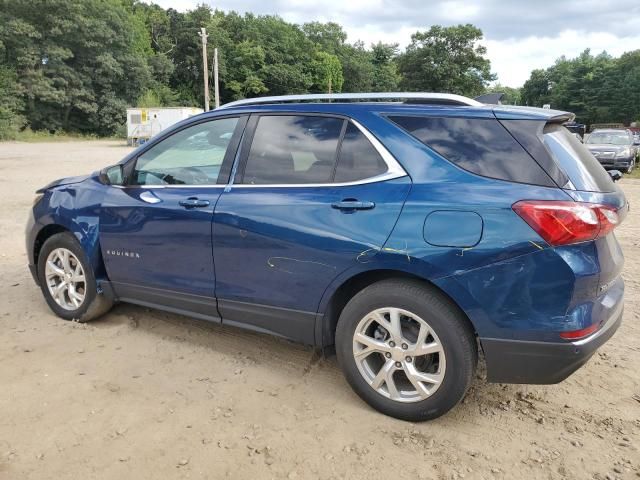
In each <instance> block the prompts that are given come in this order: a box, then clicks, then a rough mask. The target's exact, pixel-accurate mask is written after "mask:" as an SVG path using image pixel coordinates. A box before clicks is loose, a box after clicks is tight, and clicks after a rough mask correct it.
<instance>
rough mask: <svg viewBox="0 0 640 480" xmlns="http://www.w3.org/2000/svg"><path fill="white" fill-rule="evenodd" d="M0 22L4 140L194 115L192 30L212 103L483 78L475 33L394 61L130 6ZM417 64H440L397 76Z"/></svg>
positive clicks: (238, 23) (45, 9) (247, 26)
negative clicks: (19, 134)
mask: <svg viewBox="0 0 640 480" xmlns="http://www.w3.org/2000/svg"><path fill="white" fill-rule="evenodd" d="M0 18H2V21H1V22H0V136H2V137H5V138H6V137H7V136H13V135H15V132H16V131H18V130H19V129H20V128H23V127H24V125H25V122H28V124H29V126H30V128H32V129H33V131H39V130H44V131H47V132H61V131H64V132H76V133H83V132H86V133H95V134H97V135H103V136H104V135H113V134H116V133H118V132H121V131H122V126H123V125H124V122H125V114H126V107H130V106H134V105H137V106H147V107H158V106H177V105H184V106H202V105H203V103H204V98H203V83H204V79H203V69H202V45H201V40H200V38H199V37H198V32H199V31H200V29H201V28H202V27H205V28H206V29H207V32H208V35H209V38H208V46H209V48H208V62H209V67H210V72H209V75H212V72H211V70H212V66H213V51H214V47H217V48H218V59H219V79H220V96H221V99H220V100H221V102H222V103H224V102H228V101H231V100H235V99H239V98H244V97H251V96H257V95H266V94H269V95H282V94H294V93H307V92H328V91H332V92H340V91H344V92H356V91H361V92H367V91H393V90H398V89H399V88H400V87H401V86H403V87H404V86H405V85H408V86H409V88H410V89H422V88H423V87H424V86H426V87H427V88H426V89H428V90H438V91H440V90H441V91H456V92H459V93H466V94H473V93H475V91H476V90H477V89H478V88H480V87H478V84H479V85H480V86H483V85H484V83H486V79H487V78H489V77H490V74H489V73H488V72H489V62H488V60H486V58H484V54H485V52H484V50H483V48H482V47H479V46H477V45H476V41H477V40H479V39H480V38H481V37H482V33H481V32H480V30H478V29H476V28H475V27H471V26H469V25H467V26H459V27H451V28H442V27H433V28H432V29H431V30H429V31H428V32H424V33H417V34H416V35H414V37H413V43H412V46H411V47H409V49H407V52H405V53H403V54H400V52H399V50H398V46H397V45H396V44H383V43H377V44H374V45H371V46H370V47H369V48H367V47H365V45H364V44H363V43H362V42H355V43H348V42H347V34H346V32H345V31H344V29H343V28H342V26H340V25H339V24H337V23H334V22H327V23H321V22H310V23H305V24H303V25H301V26H299V25H295V24H292V23H288V22H286V21H284V20H283V19H282V18H280V17H278V16H273V15H263V16H261V15H253V14H250V13H247V14H242V15H241V14H238V13H236V12H222V11H218V10H212V8H211V7H209V6H207V5H205V4H201V5H198V6H197V7H196V8H194V9H192V10H190V11H186V12H178V11H176V10H174V9H172V8H169V9H166V10H165V9H163V8H162V7H160V6H158V5H156V4H152V3H146V2H142V1H140V0H74V1H69V0H11V1H9V0H0ZM443 42H444V44H446V48H445V50H442V49H441V44H442V43H443ZM441 50H442V51H441ZM429 52H430V53H429ZM427 53H429V55H431V57H433V58H438V59H439V61H444V60H446V62H445V63H443V65H444V67H443V68H445V71H444V72H443V74H442V75H441V77H442V78H439V77H438V75H436V73H437V72H435V73H434V72H431V80H434V79H435V80H434V81H430V82H431V83H424V82H423V83H420V82H417V81H416V80H415V78H417V77H418V76H420V75H421V73H420V72H422V71H424V69H425V68H426V67H425V65H417V67H416V69H415V70H416V72H412V71H411V69H410V68H408V65H409V64H410V62H411V58H412V57H411V56H412V55H413V56H416V55H418V56H420V55H422V56H423V57H424V55H426V54H427ZM447 55H450V56H452V58H449V59H445V58H444V57H445V56H447ZM421 58H422V57H421ZM443 59H444V60H443ZM403 76H404V78H403ZM443 79H446V81H443ZM436 80H437V81H436ZM207 81H208V82H209V83H210V84H212V83H213V81H212V78H211V77H210V78H208V79H207ZM405 88H406V87H405ZM28 135H32V134H28ZM28 135H27V136H28Z"/></svg>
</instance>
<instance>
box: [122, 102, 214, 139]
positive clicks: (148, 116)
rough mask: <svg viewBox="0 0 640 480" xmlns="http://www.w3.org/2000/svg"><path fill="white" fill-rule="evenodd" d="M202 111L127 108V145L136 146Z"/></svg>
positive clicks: (188, 108)
mask: <svg viewBox="0 0 640 480" xmlns="http://www.w3.org/2000/svg"><path fill="white" fill-rule="evenodd" d="M203 111H204V110H202V109H201V108H194V107H157V108H127V144H129V145H133V146H138V145H141V144H143V143H145V142H146V141H148V140H149V139H150V138H151V137H154V136H156V135H157V134H158V133H160V132H161V131H163V130H164V129H166V128H169V127H170V126H171V125H173V124H175V123H178V122H179V121H181V120H185V119H187V118H189V117H192V116H194V115H198V114H199V113H202V112H203Z"/></svg>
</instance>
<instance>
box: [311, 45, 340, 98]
mask: <svg viewBox="0 0 640 480" xmlns="http://www.w3.org/2000/svg"><path fill="white" fill-rule="evenodd" d="M311 71H312V75H313V86H312V89H314V90H317V91H318V92H322V93H332V92H340V91H341V90H342V84H343V83H344V78H343V76H342V65H341V64H340V60H338V57H337V56H335V55H332V54H330V53H327V52H317V53H316V58H315V59H314V61H313V63H312V65H311Z"/></svg>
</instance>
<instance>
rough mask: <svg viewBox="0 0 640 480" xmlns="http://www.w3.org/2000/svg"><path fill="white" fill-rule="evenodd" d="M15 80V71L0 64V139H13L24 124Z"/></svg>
mask: <svg viewBox="0 0 640 480" xmlns="http://www.w3.org/2000/svg"><path fill="white" fill-rule="evenodd" d="M17 80H18V79H17V76H16V73H15V71H13V70H10V69H9V68H8V67H3V66H1V65H0V140H13V139H14V138H16V136H17V134H18V132H19V131H20V128H22V126H24V124H25V118H24V117H23V116H22V115H20V113H19V112H20V111H21V110H22V107H23V102H22V97H21V96H20V86H19V84H18V81H17Z"/></svg>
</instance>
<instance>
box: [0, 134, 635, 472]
mask: <svg viewBox="0 0 640 480" xmlns="http://www.w3.org/2000/svg"><path fill="white" fill-rule="evenodd" d="M128 151H129V150H128V149H127V148H126V147H123V146H121V145H119V144H117V143H114V142H70V143H50V144H44V143H40V144H18V143H0V200H1V204H2V208H1V210H0V322H1V323H0V479H2V480H4V479H11V480H13V479H56V480H58V479H72V478H73V479H92V478H99V479H119V480H121V479H144V478H154V479H160V478H194V479H195V478H209V479H216V478H232V479H245V478H246V479H254V478H256V479H262V478H289V479H294V478H298V479H301V478H313V479H316V478H318V479H330V478H335V479H339V478H349V479H359V478H368V479H377V478H387V479H391V478H399V479H400V478H414V479H456V478H471V479H475V478H485V479H494V478H495V479H514V478H520V479H529V478H536V479H537V478H541V479H564V478H570V479H614V478H621V479H631V478H639V477H640V299H639V295H640V277H639V275H640V215H638V213H637V209H636V208H637V206H638V205H640V181H633V180H627V181H626V182H623V187H624V189H625V192H626V194H627V195H628V197H629V199H630V201H631V204H632V211H631V214H630V215H629V217H628V218H627V220H626V223H625V224H624V225H623V226H622V227H621V228H620V229H619V230H618V237H619V239H620V241H621V242H622V245H623V248H624V252H625V255H626V262H627V263H626V267H625V272H624V276H625V279H626V284H627V295H626V313H625V321H624V324H623V326H622V327H621V330H620V331H619V332H618V333H617V335H616V336H615V337H614V338H613V339H612V340H611V341H610V342H609V343H608V344H607V345H606V346H605V347H604V348H602V349H601V350H600V351H599V353H597V354H596V355H595V356H594V357H593V358H592V359H591V361H590V362H589V363H588V364H587V365H586V367H584V368H583V369H581V370H580V371H578V372H577V373H576V374H575V375H573V376H572V377H570V378H569V379H568V380H567V381H565V382H563V383H562V384H559V385H555V386H548V387H539V386H518V385H490V384H486V383H485V382H484V381H483V380H482V371H480V373H479V375H478V377H479V378H478V379H477V380H476V382H475V384H474V386H473V387H472V389H471V391H470V392H469V394H468V395H467V397H466V398H465V400H464V402H463V403H462V404H461V405H459V406H458V407H457V408H456V409H455V410H454V411H452V412H451V413H450V414H449V415H447V416H445V417H444V418H441V419H439V420H436V421H433V422H430V423H423V424H410V423H405V422H401V421H398V420H394V419H391V418H387V417H385V416H383V415H380V414H378V413H376V412H374V411H372V410H371V409H370V408H369V407H367V406H366V405H365V404H364V403H363V402H362V401H360V399H359V398H357V397H356V395H355V394H354V393H352V391H351V389H350V388H349V386H348V385H347V384H346V382H345V381H344V380H343V378H342V375H341V373H340V371H339V369H338V367H337V365H336V361H335V358H329V359H322V358H319V357H318V356H317V355H316V354H314V352H313V351H312V350H311V349H309V348H306V347H303V346H299V345H295V344H292V343H289V342H286V341H282V340H278V339H274V338H271V337H267V336H263V335H258V334H254V333H248V332H245V331H241V330H237V329H233V328H230V327H221V326H216V325H211V324H208V323H206V322H201V321H196V320H191V319H188V318H185V317H181V316H177V315H171V314H166V313H161V312H157V311H151V310H149V309H145V308H140V307H135V306H128V305H120V306H117V307H116V308H114V309H113V311H112V312H111V313H110V314H108V315H107V316H105V317H104V318H103V319H101V320H99V321H97V322H94V323H91V324H88V325H81V324H77V323H72V322H65V321H63V320H60V319H58V318H57V317H55V316H54V315H53V314H52V313H51V312H50V311H49V309H48V308H47V306H46V304H45V302H44V300H43V299H42V296H41V293H40V291H39V290H38V289H37V288H36V286H35V285H34V283H33V282H32V280H31V278H30V276H29V273H28V271H27V268H26V263H27V259H26V254H25V252H24V245H23V229H24V223H25V219H26V216H27V211H28V209H29V207H30V205H31V201H32V198H33V192H34V190H35V189H36V188H38V187H41V186H43V185H45V184H46V183H48V182H49V181H50V180H53V179H56V178H59V177H63V176H68V175H75V174H81V173H85V172H89V171H92V170H95V169H97V168H99V167H102V166H105V165H108V164H111V163H115V161H117V160H119V159H120V158H121V157H122V156H124V155H125V154H126V153H127V152H128ZM634 207H636V208H634Z"/></svg>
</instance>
